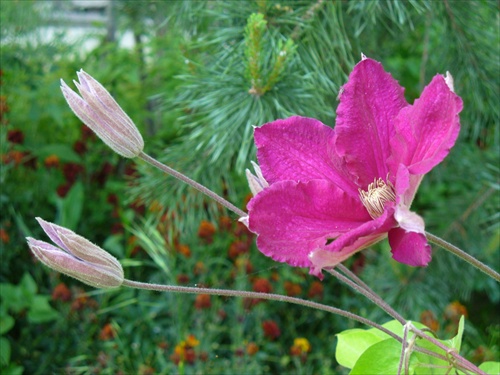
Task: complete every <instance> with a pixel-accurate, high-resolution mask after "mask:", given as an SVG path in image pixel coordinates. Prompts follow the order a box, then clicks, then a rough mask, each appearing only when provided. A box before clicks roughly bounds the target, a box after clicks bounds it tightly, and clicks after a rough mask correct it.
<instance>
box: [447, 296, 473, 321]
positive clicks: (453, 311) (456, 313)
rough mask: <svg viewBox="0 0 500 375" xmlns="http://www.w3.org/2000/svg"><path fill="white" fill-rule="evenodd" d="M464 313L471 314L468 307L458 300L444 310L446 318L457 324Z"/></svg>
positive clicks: (465, 314)
mask: <svg viewBox="0 0 500 375" xmlns="http://www.w3.org/2000/svg"><path fill="white" fill-rule="evenodd" d="M462 315H463V316H465V317H467V316H469V314H468V312H467V308H466V307H465V306H464V305H462V304H461V303H460V302H458V301H454V302H452V303H450V304H449V305H448V306H446V309H445V311H444V318H445V319H447V320H451V321H452V322H453V323H456V324H458V322H459V321H460V318H461V317H462Z"/></svg>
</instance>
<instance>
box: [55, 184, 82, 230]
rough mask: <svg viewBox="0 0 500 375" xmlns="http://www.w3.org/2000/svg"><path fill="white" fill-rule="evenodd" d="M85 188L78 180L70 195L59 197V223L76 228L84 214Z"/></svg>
mask: <svg viewBox="0 0 500 375" xmlns="http://www.w3.org/2000/svg"><path fill="white" fill-rule="evenodd" d="M84 200H85V197H84V189H83V185H82V183H81V182H77V183H76V184H74V185H73V187H72V188H71V189H70V191H69V193H68V195H66V197H64V198H59V197H58V198H57V205H58V208H59V215H60V217H59V220H58V224H59V225H61V226H62V227H65V228H69V229H73V230H74V229H76V227H77V225H78V222H79V221H80V218H81V216H82V208H83V202H84Z"/></svg>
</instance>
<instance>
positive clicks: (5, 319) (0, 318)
mask: <svg viewBox="0 0 500 375" xmlns="http://www.w3.org/2000/svg"><path fill="white" fill-rule="evenodd" d="M14 323H15V320H14V318H13V317H12V316H10V315H9V314H7V312H5V311H2V314H1V315H0V335H3V334H4V333H5V332H9V331H10V329H11V328H12V327H14Z"/></svg>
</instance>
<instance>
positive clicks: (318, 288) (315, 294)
mask: <svg viewBox="0 0 500 375" xmlns="http://www.w3.org/2000/svg"><path fill="white" fill-rule="evenodd" d="M323 290H324V287H323V284H321V282H319V281H313V282H312V283H311V286H310V287H309V292H307V296H308V297H309V298H317V299H322V298H323Z"/></svg>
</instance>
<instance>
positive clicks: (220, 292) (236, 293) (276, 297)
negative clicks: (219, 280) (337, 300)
mask: <svg viewBox="0 0 500 375" xmlns="http://www.w3.org/2000/svg"><path fill="white" fill-rule="evenodd" d="M123 285H124V286H128V287H130V288H136V289H147V290H155V291H157V292H174V293H189V294H210V295H217V296H226V297H243V298H257V299H266V300H273V301H278V302H287V303H293V304H295V305H302V306H306V307H311V308H313V309H317V310H322V311H326V312H329V313H332V314H336V315H340V316H343V317H345V318H348V319H352V320H355V321H357V322H360V323H362V324H365V325H367V326H370V327H373V328H376V329H379V330H381V331H382V332H384V333H386V334H387V335H389V336H391V337H392V338H394V339H396V340H398V341H399V342H402V339H401V337H399V336H398V335H396V334H395V333H394V332H391V331H389V330H388V329H387V328H384V327H382V326H381V325H379V324H377V323H375V322H372V321H371V320H369V319H366V318H363V317H361V316H359V315H356V314H353V313H350V312H348V311H344V310H341V309H338V308H335V307H332V306H328V305H323V304H321V303H318V302H313V301H308V300H305V299H301V298H296V297H289V296H284V295H281V294H273V293H258V292H248V291H242V290H231V289H212V288H194V287H188V286H177V285H160V284H149V283H142V282H138V281H133V280H127V279H125V280H124V281H123Z"/></svg>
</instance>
